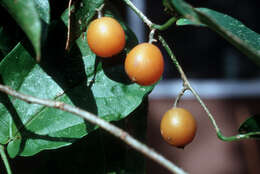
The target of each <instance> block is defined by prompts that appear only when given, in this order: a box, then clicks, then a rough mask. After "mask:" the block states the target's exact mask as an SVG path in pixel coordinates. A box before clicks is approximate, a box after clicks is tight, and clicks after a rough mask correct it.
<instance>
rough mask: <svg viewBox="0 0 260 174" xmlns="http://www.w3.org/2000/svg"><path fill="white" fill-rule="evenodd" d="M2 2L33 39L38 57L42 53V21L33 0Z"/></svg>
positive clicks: (3, 0)
mask: <svg viewBox="0 0 260 174" xmlns="http://www.w3.org/2000/svg"><path fill="white" fill-rule="evenodd" d="M0 4H1V5H2V6H3V7H5V9H6V10H7V11H8V12H9V13H10V15H11V16H12V17H13V19H14V20H15V21H16V22H17V24H18V25H19V26H20V27H21V28H22V29H23V31H24V32H25V34H26V35H27V37H28V38H29V40H30V41H31V43H32V45H33V47H34V50H35V52H36V55H37V58H38V59H39V57H40V54H41V21H40V18H39V15H38V11H37V9H36V7H35V3H34V1H33V0H16V1H14V0H2V1H0Z"/></svg>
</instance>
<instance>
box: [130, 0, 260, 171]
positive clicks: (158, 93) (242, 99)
mask: <svg viewBox="0 0 260 174" xmlns="http://www.w3.org/2000/svg"><path fill="white" fill-rule="evenodd" d="M132 2H133V3H134V4H135V5H136V6H137V7H138V8H139V9H140V10H142V11H143V12H144V13H145V14H146V15H147V16H148V18H149V19H151V20H152V21H153V22H155V23H157V24H163V23H164V22H165V21H167V19H168V18H169V16H167V14H165V13H164V8H163V6H162V2H161V1H156V0H149V1H148V0H147V1H145V0H142V1H140V0H132ZM187 2H189V3H190V4H192V5H193V6H195V7H208V8H211V9H214V10H217V11H219V12H222V13H226V14H228V15H230V16H232V17H234V18H236V19H238V20H240V21H241V22H242V23H244V24H245V25H246V26H247V27H249V28H250V29H252V30H254V31H256V32H258V33H260V23H259V17H260V15H259V11H258V10H259V7H260V2H259V0H250V1H239V0H228V1H226V0H196V1H195V0H187ZM125 15H126V19H127V21H128V24H129V25H130V28H131V29H132V30H133V31H134V32H135V33H136V35H137V37H138V39H139V41H140V42H145V41H147V40H148V33H149V30H148V28H147V26H145V25H144V24H143V22H142V21H141V20H140V19H139V18H138V17H137V16H136V15H135V14H134V13H133V12H132V11H131V10H130V9H126V14H125ZM161 34H162V35H163V36H164V38H165V39H166V40H167V42H168V43H169V45H170V47H171V48H172V50H173V51H174V53H175V55H176V56H177V58H178V60H179V62H180V64H181V66H182V68H183V69H184V71H185V73H186V75H187V76H188V78H189V80H190V82H191V85H192V86H193V87H194V88H195V89H196V90H197V92H198V93H199V95H200V96H201V97H202V99H203V100H204V102H205V103H206V105H207V106H208V108H209V110H210V111H211V112H212V114H213V115H214V116H215V119H216V122H217V124H218V125H219V127H220V128H221V130H222V132H223V134H224V135H226V136H231V135H235V134H237V129H238V128H239V125H240V124H241V123H242V122H243V121H244V120H245V119H246V118H248V117H249V116H252V115H255V114H259V113H260V105H259V103H260V67H259V66H257V65H256V64H254V62H252V61H251V60H250V59H248V58H247V57H246V56H245V55H243V54H242V53H240V52H239V51H238V50H237V49H236V48H234V47H233V46H232V45H231V44H229V43H228V42H227V41H226V40H224V39H222V38H221V37H220V36H219V35H218V34H216V33H214V32H212V31H211V30H210V29H207V28H201V27H192V26H185V27H171V28H170V29H168V30H167V31H163V32H161ZM158 46H160V45H159V44H158ZM161 50H162V51H163V54H164V58H165V62H166V64H165V72H164V74H163V80H162V81H161V82H160V83H159V84H158V85H157V86H156V88H155V90H154V91H153V92H152V93H151V95H150V97H149V114H148V134H147V138H148V144H149V145H151V146H152V147H153V148H154V149H156V150H157V151H159V152H161V153H162V154H163V155H165V156H166V157H167V158H168V159H170V160H172V161H173V162H174V163H176V164H177V165H179V166H180V167H182V168H183V169H185V170H186V171H188V172H189V173H192V174H199V173H200V174H201V173H210V174H219V173H221V174H245V173H250V174H258V173H260V165H259V164H260V149H259V147H260V146H259V142H257V141H254V140H243V141H239V142H222V141H220V140H219V139H218V138H217V136H216V132H215V130H214V128H213V126H212V124H211V122H210V121H209V119H208V118H207V115H206V113H205V112H204V111H203V109H202V108H201V106H200V105H199V104H198V102H197V101H196V100H195V99H194V97H193V96H192V95H191V94H190V93H189V92H186V93H185V95H184V97H183V99H182V100H181V102H180V106H181V107H184V108H186V109H188V110H189V111H190V112H191V113H192V114H193V115H194V116H195V117H196V119H197V122H198V131H197V135H196V137H195V139H194V141H193V142H192V143H191V144H190V145H188V146H187V147H185V149H184V150H183V149H177V148H174V147H171V146H169V145H168V144H166V143H165V142H164V141H163V139H162V137H161V135H160V131H159V129H160V128H159V127H160V126H159V125H160V120H161V117H162V116H163V114H164V113H165V111H166V110H168V109H170V108H171V107H172V105H173V102H174V100H175V97H176V96H177V95H178V93H179V91H180V90H181V86H182V83H181V80H180V78H179V74H178V72H177V70H176V68H175V67H174V65H173V64H172V63H171V60H170V58H169V57H168V56H167V54H166V53H165V51H164V49H161ZM147 171H148V174H168V172H167V171H166V170H164V169H163V168H162V167H160V166H159V165H157V164H155V163H153V162H151V161H148V163H147Z"/></svg>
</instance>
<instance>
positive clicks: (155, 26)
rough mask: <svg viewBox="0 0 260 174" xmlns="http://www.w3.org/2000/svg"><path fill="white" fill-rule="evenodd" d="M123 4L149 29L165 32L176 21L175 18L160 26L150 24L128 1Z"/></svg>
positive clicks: (125, 0)
mask: <svg viewBox="0 0 260 174" xmlns="http://www.w3.org/2000/svg"><path fill="white" fill-rule="evenodd" d="M124 2H125V3H126V4H127V5H128V6H129V7H130V8H131V9H132V10H133V11H134V12H135V13H136V14H137V15H138V16H139V17H140V18H141V19H142V20H143V22H144V23H145V24H146V25H148V27H149V28H150V29H157V30H166V29H168V28H169V27H170V26H172V25H173V24H174V23H175V22H176V21H177V18H176V17H172V18H170V19H169V20H168V21H167V22H165V23H164V24H162V25H158V24H154V23H152V22H151V21H150V20H149V19H148V18H147V17H146V16H145V15H144V14H143V13H142V12H141V11H140V10H139V9H138V8H136V6H135V5H134V4H133V3H132V2H131V1H130V0H124Z"/></svg>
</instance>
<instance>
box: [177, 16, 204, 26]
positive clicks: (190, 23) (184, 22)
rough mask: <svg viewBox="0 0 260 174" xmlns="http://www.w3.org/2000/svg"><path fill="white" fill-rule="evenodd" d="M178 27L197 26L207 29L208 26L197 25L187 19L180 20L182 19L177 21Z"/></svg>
mask: <svg viewBox="0 0 260 174" xmlns="http://www.w3.org/2000/svg"><path fill="white" fill-rule="evenodd" d="M176 25H178V26H185V25H195V26H201V27H206V25H204V24H200V23H195V22H192V21H191V20H189V19H186V18H180V19H178V20H177V21H176Z"/></svg>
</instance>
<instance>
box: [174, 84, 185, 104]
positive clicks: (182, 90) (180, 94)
mask: <svg viewBox="0 0 260 174" xmlns="http://www.w3.org/2000/svg"><path fill="white" fill-rule="evenodd" d="M187 89H188V87H187V86H183V87H182V89H181V91H180V93H179V95H178V96H177V98H176V99H175V102H174V105H173V107H175V108H176V107H177V105H178V104H179V101H180V99H181V97H182V96H183V94H184V93H185V91H186V90H187Z"/></svg>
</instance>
